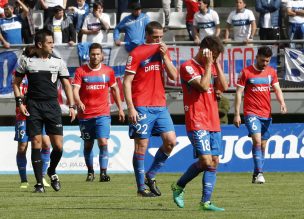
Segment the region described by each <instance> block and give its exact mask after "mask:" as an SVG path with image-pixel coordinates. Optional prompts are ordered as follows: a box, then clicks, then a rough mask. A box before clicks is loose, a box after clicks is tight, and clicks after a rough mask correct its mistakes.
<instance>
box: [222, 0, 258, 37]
mask: <svg viewBox="0 0 304 219" xmlns="http://www.w3.org/2000/svg"><path fill="white" fill-rule="evenodd" d="M235 3H236V10H234V11H232V12H230V14H229V16H228V19H227V26H226V31H225V41H229V32H230V28H231V26H232V27H233V39H234V40H235V41H244V42H245V43H248V42H249V41H252V39H253V36H254V34H255V31H256V23H255V17H254V14H253V12H252V11H251V10H249V9H246V3H245V0H236V1H235Z"/></svg>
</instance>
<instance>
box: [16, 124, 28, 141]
mask: <svg viewBox="0 0 304 219" xmlns="http://www.w3.org/2000/svg"><path fill="white" fill-rule="evenodd" d="M14 140H15V141H18V142H21V143H24V142H28V141H29V137H28V136H27V134H26V121H25V120H17V121H16V124H15V138H14Z"/></svg>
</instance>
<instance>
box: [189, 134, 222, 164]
mask: <svg viewBox="0 0 304 219" xmlns="http://www.w3.org/2000/svg"><path fill="white" fill-rule="evenodd" d="M187 135H188V138H189V140H190V142H191V144H192V146H193V157H194V158H198V157H199V156H202V155H212V156H219V155H221V154H222V144H221V142H222V137H221V132H209V131H205V130H197V131H190V132H187Z"/></svg>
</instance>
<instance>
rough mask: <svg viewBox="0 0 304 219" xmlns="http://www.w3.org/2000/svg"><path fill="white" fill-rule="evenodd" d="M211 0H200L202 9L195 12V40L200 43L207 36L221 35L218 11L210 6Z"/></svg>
mask: <svg viewBox="0 0 304 219" xmlns="http://www.w3.org/2000/svg"><path fill="white" fill-rule="evenodd" d="M209 6H210V0H202V1H200V11H199V12H197V13H195V15H194V19H193V35H194V42H195V43H196V44H197V45H200V43H201V41H202V40H203V39H204V38H205V37H206V36H212V35H213V36H217V37H218V36H219V35H220V32H221V29H220V19H219V16H218V14H217V12H216V11H214V10H213V9H211V8H209Z"/></svg>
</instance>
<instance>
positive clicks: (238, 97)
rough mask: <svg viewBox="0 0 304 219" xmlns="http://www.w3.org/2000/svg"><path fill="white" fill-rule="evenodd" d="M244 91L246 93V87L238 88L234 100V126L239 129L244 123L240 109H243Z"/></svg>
mask: <svg viewBox="0 0 304 219" xmlns="http://www.w3.org/2000/svg"><path fill="white" fill-rule="evenodd" d="M243 91H244V87H241V86H237V88H236V92H235V98H234V119H233V124H234V125H235V126H236V127H237V128H239V127H240V125H241V123H242V121H241V116H240V108H241V102H242V94H243Z"/></svg>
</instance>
